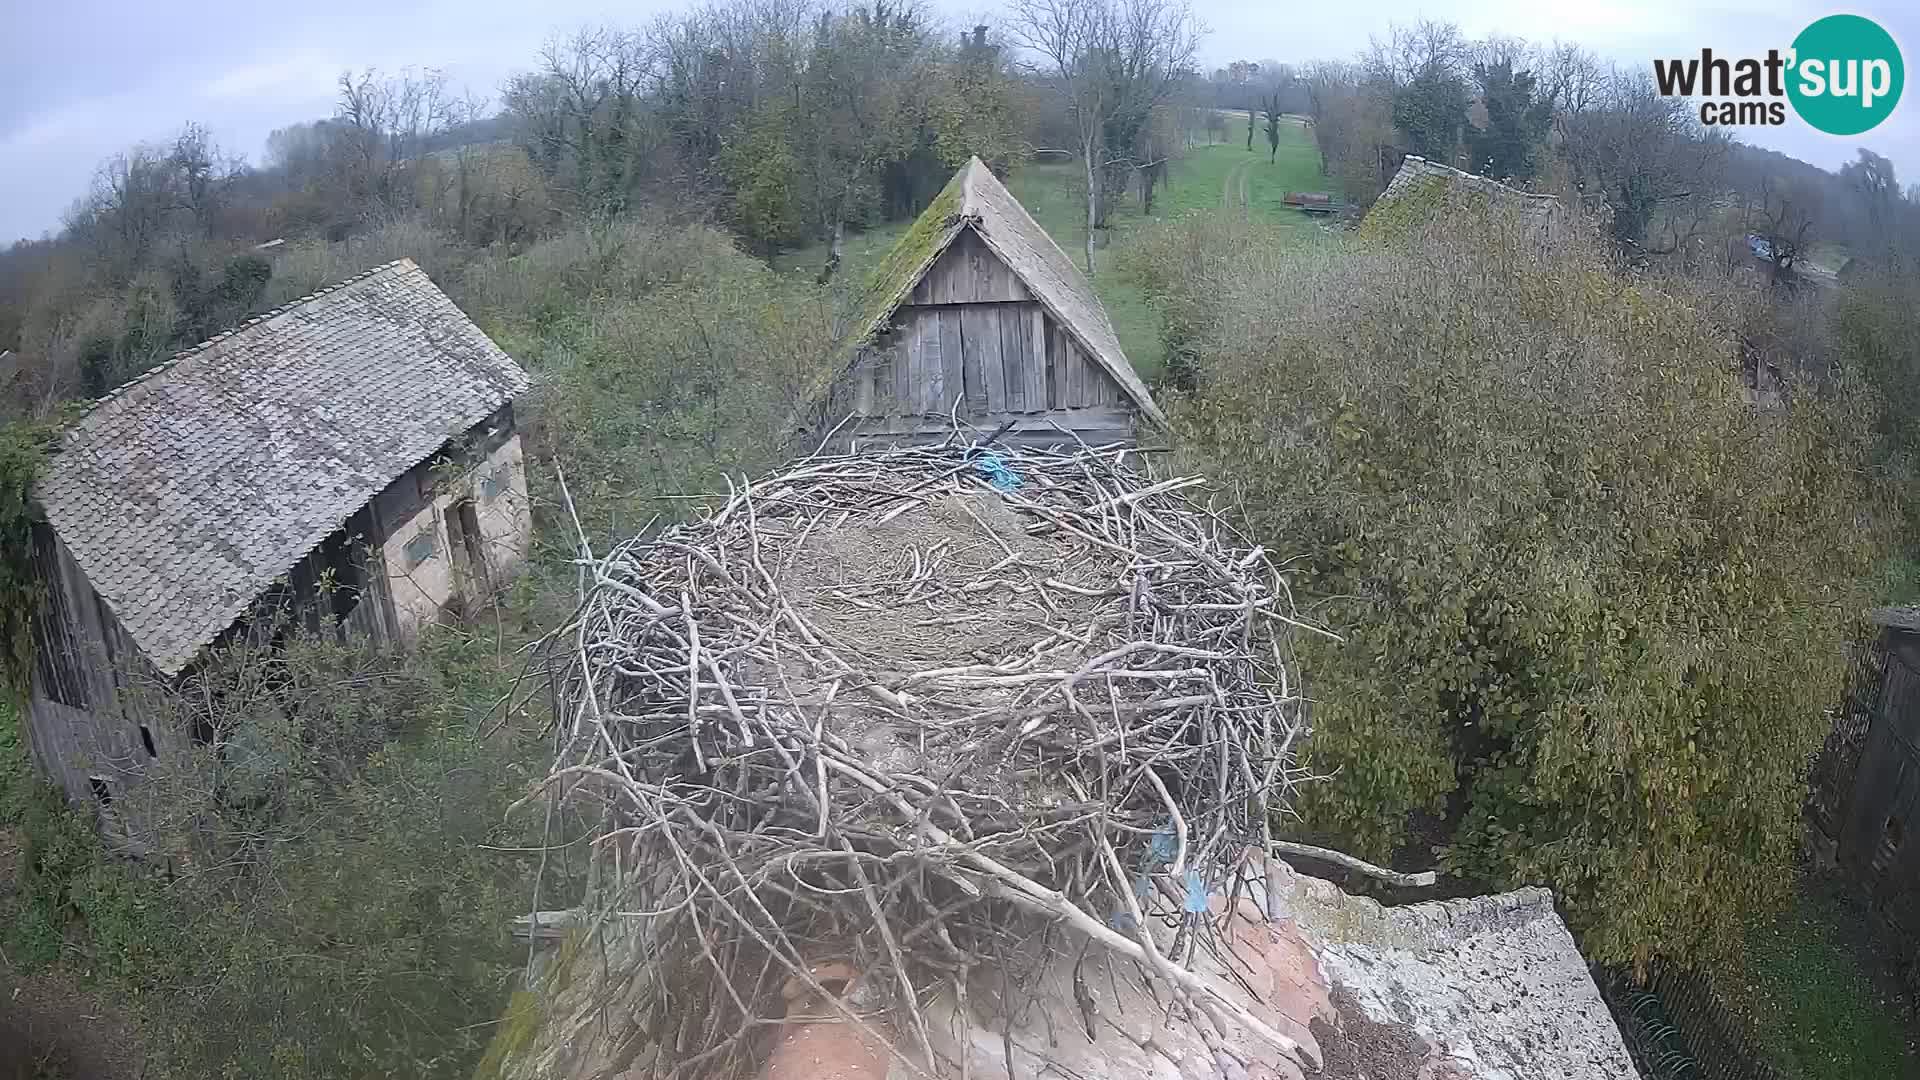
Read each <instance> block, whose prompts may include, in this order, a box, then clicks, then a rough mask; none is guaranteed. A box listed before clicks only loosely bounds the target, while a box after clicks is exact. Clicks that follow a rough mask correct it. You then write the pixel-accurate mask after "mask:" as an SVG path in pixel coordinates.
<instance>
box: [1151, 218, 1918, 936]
mask: <svg viewBox="0 0 1920 1080" xmlns="http://www.w3.org/2000/svg"><path fill="white" fill-rule="evenodd" d="M1154 242H1155V244H1156V245H1157V246H1158V248H1159V249H1160V250H1161V251H1163V252H1170V253H1173V254H1172V255H1168V256H1166V257H1167V258H1170V259H1173V262H1171V263H1169V266H1170V267H1171V268H1170V269H1168V270H1166V272H1165V276H1166V278H1167V279H1168V280H1170V281H1171V282H1173V283H1174V286H1173V289H1172V300H1171V302H1172V303H1174V304H1177V305H1184V306H1183V307H1182V308H1181V310H1183V311H1185V312H1187V314H1186V315H1184V316H1183V317H1182V318H1181V319H1179V320H1170V321H1172V322H1175V323H1176V324H1177V325H1180V326H1182V327H1184V328H1185V332H1186V333H1187V334H1188V335H1189V336H1188V338H1187V340H1186V341H1184V342H1183V343H1182V347H1183V348H1184V349H1185V350H1186V351H1187V352H1188V353H1189V354H1190V355H1192V356H1196V357H1201V358H1204V359H1203V362H1202V363H1201V364H1200V366H1199V370H1198V377H1199V381H1198V388H1197V390H1196V391H1195V393H1194V394H1193V396H1192V397H1191V399H1189V400H1186V401H1184V402H1180V403H1178V404H1177V405H1176V408H1175V413H1176V419H1177V423H1178V426H1179V429H1180V432H1181V434H1182V436H1183V445H1184V447H1185V453H1186V455H1187V457H1188V460H1189V461H1190V462H1191V463H1193V464H1196V465H1198V466H1199V467H1202V468H1204V469H1207V470H1209V471H1212V472H1214V473H1215V474H1217V475H1218V477H1219V479H1220V480H1221V481H1222V482H1223V483H1224V484H1225V485H1226V486H1228V487H1229V489H1231V490H1236V491H1237V492H1239V493H1240V495H1241V497H1242V500H1243V502H1244V504H1245V506H1246V510H1247V514H1248V516H1249V518H1250V519H1251V524H1252V525H1253V526H1254V528H1255V529H1256V530H1257V532H1258V533H1259V535H1261V536H1262V537H1263V538H1264V539H1265V541H1266V542H1267V543H1268V545H1269V546H1270V547H1273V548H1275V549H1278V550H1282V551H1286V552H1298V553H1300V554H1302V556H1303V557H1304V561H1303V562H1302V563H1300V564H1299V565H1300V566H1301V569H1302V586H1303V587H1304V589H1305V590H1306V592H1307V594H1308V595H1309V596H1311V597H1313V598H1312V599H1310V600H1308V601H1307V602H1308V603H1310V604H1311V606H1312V610H1313V612H1314V614H1315V615H1317V616H1318V617H1319V618H1321V619H1322V620H1324V621H1325V622H1326V623H1327V624H1329V625H1331V626H1333V627H1336V628H1337V629H1338V630H1339V631H1340V633H1341V634H1342V635H1343V636H1344V641H1342V642H1339V643H1330V642H1325V641H1315V640H1308V641H1306V642H1305V643H1303V646H1302V647H1303V649H1304V665H1305V671H1306V675H1307V678H1308V680H1309V684H1310V689H1311V691H1312V694H1313V698H1314V702H1315V705H1314V709H1313V713H1312V723H1313V732H1312V735H1311V737H1310V739H1309V740H1308V742H1307V745H1306V763H1307V765H1308V766H1309V767H1310V768H1312V769H1313V770H1315V771H1317V772H1320V773H1324V774H1326V775H1327V776H1328V777H1329V779H1327V780H1326V781H1325V782H1324V783H1319V784H1315V785H1310V786H1308V787H1306V788H1304V789H1303V790H1302V791H1301V805H1300V810H1301V812H1302V813H1303V814H1304V815H1305V819H1306V823H1307V825H1308V826H1310V827H1312V828H1315V829H1319V830H1325V831H1328V832H1331V833H1334V834H1336V835H1338V836H1339V837H1341V838H1342V839H1343V840H1344V842H1346V843H1348V844H1350V845H1351V846H1353V847H1355V848H1357V849H1358V850H1359V852H1360V853H1362V854H1366V855H1369V856H1373V857H1378V858H1385V857H1388V856H1389V855H1391V854H1393V853H1394V851H1395V849H1396V847H1397V846H1398V845H1400V844H1401V843H1402V842H1403V841H1404V840H1405V839H1406V836H1407V828H1406V825H1407V821H1408V817H1409V815H1410V814H1411V813H1412V812H1414V811H1426V812H1429V813H1433V814H1437V815H1441V816H1442V818H1443V820H1445V822H1446V823H1447V825H1448V826H1449V827H1450V830H1451V844H1450V845H1449V846H1448V848H1447V849H1446V850H1445V851H1444V857H1445V864H1446V865H1447V866H1448V867H1449V868H1450V869H1451V870H1453V871H1454V872H1455V873H1458V874H1461V875H1464V876H1467V877H1470V878H1475V879H1480V880H1484V881H1488V882H1491V883H1493V884H1496V885H1499V886H1503V887H1504V886H1513V885H1518V884H1522V883H1528V882H1539V883H1546V884H1550V885H1552V886H1553V887H1554V889H1555V891H1556V893H1557V894H1558V896H1559V897H1560V899H1561V901H1562V902H1563V904H1564V905H1565V909H1566V911H1567V912H1568V914H1569V916H1570V918H1571V919H1572V921H1573V922H1574V923H1575V925H1576V927H1577V928H1578V929H1580V930H1582V931H1583V932H1584V935H1583V942H1584V944H1585V945H1586V947H1587V949H1588V952H1589V955H1590V956H1592V957H1594V958H1595V959H1598V960H1602V961H1618V960H1625V959H1631V958H1635V957H1644V956H1646V955H1648V954H1649V953H1664V954H1668V955H1680V956H1685V955H1687V954H1688V953H1690V952H1692V951H1693V950H1695V949H1700V948H1714V947H1721V946H1731V945H1732V944H1733V943H1734V941H1735V939H1736V938H1737V936H1738V927H1739V926H1740V925H1741V924H1742V920H1743V917H1744V915H1745V914H1746V913H1748V912H1750V911H1752V910H1753V909H1755V908H1756V907H1758V906H1764V905H1766V904H1769V903H1771V902H1774V901H1777V900H1778V899H1779V898H1780V897H1781V892H1782V888H1783V885H1784V882H1785V881H1786V880H1787V878H1788V875H1786V874H1785V873H1783V872H1782V867H1784V866H1785V865H1786V863H1787V861H1788V858H1789V856H1790V854H1791V852H1792V851H1793V848H1794V845H1795V842H1796V839H1797V821H1798V810H1799V806H1800V803H1801V800H1802V798H1803V795H1804V785H1803V780H1802V777H1803V773H1804V770H1805V767H1806V763H1807V761H1808V758H1809V756H1810V755H1811V754H1812V753H1813V751H1814V750H1815V749H1816V748H1817V747H1818V746H1819V743H1820V738H1821V728H1822V715H1823V709H1825V708H1826V707H1827V706H1828V705H1830V704H1831V702H1832V701H1834V700H1835V694H1836V693H1837V692H1838V682H1839V679H1840V677H1841V672H1842V663H1841V660H1842V656H1841V652H1842V643H1843V641H1844V640H1845V637H1846V628H1847V626H1848V625H1849V623H1850V620H1852V619H1854V618H1855V617H1857V612H1858V604H1859V603H1860V602H1861V599H1862V596H1863V589H1862V583H1863V582H1864V580H1865V578H1866V577H1867V574H1868V567H1869V566H1870V564H1871V561H1872V559H1873V558H1874V557H1875V555H1876V553H1877V550H1878V544H1879V541H1880V539H1881V538H1882V537H1883V536H1884V529H1882V528H1881V527H1880V525H1879V524H1878V523H1877V522H1876V521H1875V519H1874V517H1873V515H1872V514H1871V513H1870V510H1871V504H1870V503H1869V501H1868V500H1867V499H1866V498H1865V491H1864V487H1865V482H1864V481H1865V464H1866V449H1865V446H1864V442H1865V440H1864V437H1863V432H1864V427H1865V422H1864V420H1865V418H1864V412H1863V406H1862V404H1861V398H1860V396H1859V395H1858V394H1856V393H1854V392H1852V390H1851V389H1850V388H1849V387H1847V386H1845V385H1836V386H1831V387H1829V388H1828V392H1826V393H1825V394H1822V395H1815V394H1812V393H1802V394H1798V395H1796V396H1795V397H1794V398H1793V405H1792V407H1791V408H1789V409H1785V410H1772V411H1762V410H1758V409H1755V408H1753V407H1750V406H1748V405H1745V404H1743V403H1742V401H1741V399H1740V396H1739V392H1738V390H1739V387H1738V383H1737V381H1736V376H1737V371H1738V366H1737V360H1736V353H1735V351H1734V348H1733V343H1732V341H1731V340H1730V339H1729V338H1728V337H1727V336H1726V335H1725V334H1724V333H1723V332H1722V331H1721V330H1720V329H1718V327H1719V326H1720V325H1723V324H1724V319H1720V318H1714V317H1709V315H1708V314H1705V313H1703V312H1702V311H1700V310H1699V309H1697V308H1696V307H1694V306H1692V305H1690V304H1689V302H1688V301H1687V299H1686V298H1685V297H1684V296H1682V295H1679V294H1677V293H1676V292H1672V291H1660V290H1658V289H1656V288H1654V287H1652V286H1650V285H1645V284H1635V283H1632V282H1630V281H1628V280H1624V279H1622V278H1621V277H1619V276H1616V275H1615V274H1613V273H1611V272H1610V271H1609V268H1608V267H1606V266H1604V265H1602V264H1601V263H1600V262H1599V261H1598V259H1597V258H1596V257H1595V256H1593V255H1591V254H1589V253H1590V252H1595V251H1600V250H1602V249H1603V248H1602V245H1601V244H1600V243H1599V241H1598V238H1597V237H1595V236H1593V235H1590V234H1588V233H1586V232H1585V231H1583V230H1580V229H1577V228H1569V229H1568V230H1567V232H1566V234H1565V235H1563V236H1561V237H1560V238H1559V239H1558V241H1557V242H1556V243H1554V244H1552V245H1545V244H1543V243H1542V241H1541V238H1540V236H1539V235H1538V233H1537V232H1536V231H1534V230H1532V229H1529V228H1528V227H1526V226H1525V225H1524V224H1522V223H1519V222H1516V221H1513V220H1511V219H1504V218H1499V217H1495V216H1490V215H1489V212H1488V211H1486V210H1485V208H1482V209H1481V210H1479V211H1477V212H1476V211H1474V210H1473V209H1472V208H1462V209H1461V211H1460V212H1459V213H1455V214H1451V215H1443V216H1442V220H1435V221H1430V222H1426V223H1416V224H1414V225H1413V226H1411V227H1409V228H1407V229H1404V230H1398V231H1397V235H1394V236H1390V237H1384V238H1377V239H1374V240H1371V241H1366V242H1361V243H1357V244H1349V245H1339V246H1321V247H1314V248H1309V249H1301V250H1293V251H1281V252H1277V253H1273V254H1269V253H1268V252H1267V250H1266V249H1264V248H1263V247H1261V246H1260V245H1258V244H1257V243H1253V242H1248V243H1243V244H1236V245H1232V246H1230V247H1228V249H1227V252H1226V253H1225V254H1224V255H1222V256H1221V257H1220V258H1218V259H1209V258H1206V257H1205V256H1204V254H1203V252H1202V250H1201V249H1198V248H1196V247H1195V246H1194V245H1192V244H1191V243H1189V242H1186V240H1185V239H1184V238H1182V237H1181V236H1179V235H1177V234H1174V235H1169V236H1164V237H1160V238H1158V239H1156V240H1155V241H1154ZM1670 288H1677V286H1670ZM1207 310H1211V312H1212V314H1211V315H1206V314H1205V312H1206V311H1207Z"/></svg>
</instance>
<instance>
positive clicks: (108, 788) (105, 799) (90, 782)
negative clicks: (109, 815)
mask: <svg viewBox="0 0 1920 1080" xmlns="http://www.w3.org/2000/svg"><path fill="white" fill-rule="evenodd" d="M87 786H88V787H90V788H92V789H93V801H94V802H97V803H99V804H100V807H101V809H103V810H104V809H106V808H107V807H109V806H112V805H113V785H112V784H110V783H108V782H107V778H106V777H104V776H89V777H87Z"/></svg>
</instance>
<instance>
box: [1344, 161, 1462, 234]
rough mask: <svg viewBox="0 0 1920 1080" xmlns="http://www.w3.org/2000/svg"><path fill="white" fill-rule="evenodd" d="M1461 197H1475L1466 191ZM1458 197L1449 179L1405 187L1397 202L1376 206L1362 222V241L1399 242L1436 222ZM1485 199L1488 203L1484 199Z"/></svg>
mask: <svg viewBox="0 0 1920 1080" xmlns="http://www.w3.org/2000/svg"><path fill="white" fill-rule="evenodd" d="M1457 195H1458V196H1459V197H1462V198H1466V197H1470V195H1471V193H1469V192H1464V191H1463V192H1458V193H1457ZM1455 196H1456V192H1455V190H1454V185H1452V184H1450V183H1448V182H1447V180H1446V178H1445V177H1440V176H1422V177H1420V178H1419V179H1417V180H1414V181H1413V182H1412V183H1410V184H1406V185H1403V186H1402V187H1401V190H1399V191H1396V192H1394V193H1393V198H1391V199H1386V198H1383V199H1381V200H1380V201H1379V202H1378V203H1375V204H1374V207H1373V209H1372V210H1369V211H1368V212H1367V216H1366V217H1365V218H1364V219H1362V220H1361V222H1360V238H1361V239H1362V240H1370V241H1379V240H1399V239H1401V238H1403V237H1405V236H1407V235H1408V234H1410V233H1412V232H1413V231H1414V230H1415V229H1417V228H1419V227H1420V226H1421V225H1423V224H1425V223H1426V222H1427V221H1429V220H1430V219H1432V217H1433V216H1434V215H1435V214H1436V213H1438V212H1439V211H1440V210H1441V209H1442V208H1443V207H1445V206H1446V205H1447V202H1448V200H1449V199H1450V198H1453V197H1455ZM1482 199H1483V201H1484V196H1482Z"/></svg>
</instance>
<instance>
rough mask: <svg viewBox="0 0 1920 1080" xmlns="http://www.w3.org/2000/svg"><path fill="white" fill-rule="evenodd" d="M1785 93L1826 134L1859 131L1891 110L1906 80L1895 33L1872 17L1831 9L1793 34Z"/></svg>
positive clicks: (1848, 133)
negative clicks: (1829, 12)
mask: <svg viewBox="0 0 1920 1080" xmlns="http://www.w3.org/2000/svg"><path fill="white" fill-rule="evenodd" d="M1792 63H1793V68H1792V71H1791V72H1790V74H1789V75H1788V77H1787V97H1788V98H1789V99H1790V100H1792V102H1793V111H1794V112H1797V113H1799V114H1800V119H1802V120H1805V121H1806V122H1807V123H1809V124H1812V125H1813V126H1814V127H1816V128H1819V129H1820V130H1821V131H1824V132H1826V133H1827V134H1829V135H1858V134H1860V133H1861V132H1863V131H1870V130H1872V129H1873V128H1874V127H1875V126H1876V125H1878V124H1879V123H1880V121H1882V120H1885V119H1886V118H1887V117H1888V116H1890V115H1892V113H1893V107H1894V106H1895V105H1897V104H1899V102H1900V88H1901V87H1902V86H1904V85H1905V84H1906V81H1907V72H1906V66H1905V65H1904V64H1902V63H1901V62H1900V47H1899V46H1898V45H1895V44H1894V43H1893V36H1892V35H1891V34H1888V33H1887V32H1886V31H1885V30H1882V29H1881V28H1880V24H1879V23H1877V22H1874V21H1873V20H1872V19H1865V18H1862V17H1860V16H1858V15H1829V16H1827V17H1826V18H1824V19H1821V20H1819V21H1818V22H1815V23H1814V24H1813V25H1811V26H1809V27H1807V28H1806V29H1805V30H1802V31H1800V36H1799V37H1797V38H1794V39H1793V61H1792Z"/></svg>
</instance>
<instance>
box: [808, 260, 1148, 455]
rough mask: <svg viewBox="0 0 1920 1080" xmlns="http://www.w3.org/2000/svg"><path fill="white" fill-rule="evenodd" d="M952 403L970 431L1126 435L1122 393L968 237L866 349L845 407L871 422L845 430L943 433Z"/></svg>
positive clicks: (1129, 424)
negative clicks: (1010, 428) (1004, 428)
mask: <svg viewBox="0 0 1920 1080" xmlns="http://www.w3.org/2000/svg"><path fill="white" fill-rule="evenodd" d="M956 399H958V402H959V412H960V415H961V416H962V417H963V418H965V419H967V420H968V421H969V422H971V423H972V424H974V425H975V426H976V427H987V426H991V427H999V426H1000V424H1001V423H1002V422H1003V421H1005V420H1008V419H1011V420H1014V421H1015V422H1016V423H1017V424H1018V425H1019V426H1020V427H1021V428H1032V429H1034V430H1035V431H1036V432H1040V431H1044V433H1045V434H1046V435H1047V437H1049V438H1054V439H1057V438H1061V437H1062V436H1061V435H1060V433H1059V431H1058V429H1056V428H1054V427H1053V424H1054V423H1058V424H1060V425H1061V426H1063V427H1067V428H1069V429H1070V430H1072V431H1075V432H1076V433H1079V434H1080V436H1081V437H1082V438H1084V439H1087V440H1088V441H1090V442H1091V441H1094V440H1096V439H1097V440H1099V441H1102V442H1112V441H1128V440H1131V439H1132V437H1133V430H1134V417H1133V405H1132V402H1131V401H1130V399H1129V398H1128V397H1127V394H1126V391H1125V390H1124V389H1122V388H1121V386H1120V384H1119V383H1118V382H1117V381H1116V380H1114V379H1113V377H1112V376H1110V375H1108V374H1107V373H1106V372H1105V371H1104V370H1102V369H1101V368H1100V366H1099V364H1098V363H1097V362H1095V361H1094V360H1093V358H1092V357H1090V356H1088V355H1087V353H1086V351H1085V350H1083V349H1081V348H1080V346H1079V345H1078V343H1076V342H1075V341H1074V340H1073V337H1072V335H1070V334H1068V333H1067V332H1066V331H1065V330H1064V329H1062V328H1061V327H1060V326H1059V325H1058V324H1057V323H1056V322H1055V320H1054V319H1053V317H1052V316H1051V315H1050V314H1048V313H1047V311H1046V309H1045V308H1044V307H1042V306H1041V305H1040V304H1039V303H1038V302H1037V301H1036V300H1035V299H1034V298H1033V295H1032V293H1030V292H1029V291H1028V290H1027V288H1026V286H1025V285H1023V284H1022V283H1021V282H1020V280H1019V278H1017V277H1015V276H1014V274H1013V272H1012V271H1011V270H1009V269H1008V268H1007V267H1006V266H1005V264H1003V263H1001V262H1000V260H999V259H998V258H997V257H996V256H995V255H994V254H993V253H992V251H990V250H989V249H988V248H987V247H986V244H985V243H984V242H983V241H982V240H980V239H979V237H978V236H976V235H975V234H974V233H973V232H972V231H970V230H969V231H967V232H963V233H962V234H961V235H960V236H959V237H958V238H957V239H956V240H955V241H954V244H953V246H951V247H950V248H948V249H947V251H946V253H945V254H943V255H942V256H941V257H940V258H939V259H938V260H936V261H935V263H934V265H933V266H932V267H931V268H930V269H929V270H928V272H927V274H926V276H925V277H924V278H922V279H921V281H920V283H919V284H918V285H916V286H915V287H914V289H913V292H912V293H911V294H910V296H909V297H908V302H907V303H906V304H905V305H904V306H902V307H901V308H900V309H899V310H898V311H897V312H895V313H894V317H893V328H892V330H891V331H890V332H889V333H887V334H885V335H883V336H882V337H881V338H879V339H878V340H876V341H875V342H874V343H873V345H872V346H870V347H869V348H867V349H865V350H863V351H862V354H861V356H860V357H859V359H858V360H857V362H856V363H855V366H854V370H853V373H852V385H851V388H850V392H847V393H846V394H845V396H843V397H842V398H841V399H840V400H841V401H842V402H844V403H845V404H848V405H851V408H852V411H853V412H854V413H855V414H856V415H857V416H860V417H864V418H867V419H865V420H863V421H862V422H861V423H859V424H857V425H855V430H854V431H853V432H852V433H851V434H855V435H858V436H860V437H863V438H883V437H886V436H902V437H910V436H916V435H931V434H936V433H937V434H940V435H944V434H945V433H946V432H948V431H950V430H951V427H950V425H949V424H948V422H947V417H948V415H949V414H950V413H951V412H952V411H953V409H954V406H955V401H956Z"/></svg>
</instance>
